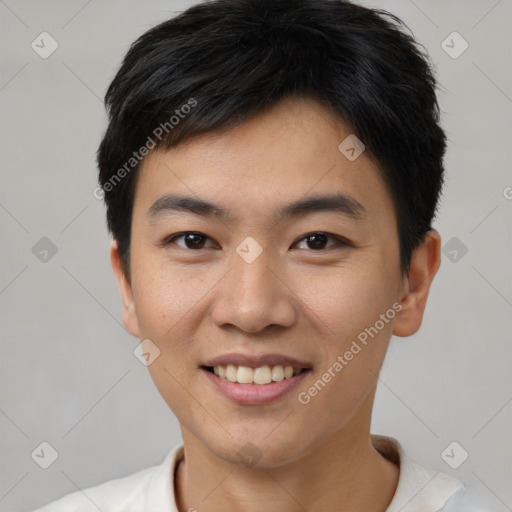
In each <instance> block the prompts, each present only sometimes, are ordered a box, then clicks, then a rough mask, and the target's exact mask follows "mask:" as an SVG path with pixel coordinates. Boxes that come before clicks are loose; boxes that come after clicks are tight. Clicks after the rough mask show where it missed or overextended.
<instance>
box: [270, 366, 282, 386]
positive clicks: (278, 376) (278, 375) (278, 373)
mask: <svg viewBox="0 0 512 512" xmlns="http://www.w3.org/2000/svg"><path fill="white" fill-rule="evenodd" d="M283 379H284V368H283V367H282V366H274V368H272V380H275V381H276V382H279V381H280V380H283Z"/></svg>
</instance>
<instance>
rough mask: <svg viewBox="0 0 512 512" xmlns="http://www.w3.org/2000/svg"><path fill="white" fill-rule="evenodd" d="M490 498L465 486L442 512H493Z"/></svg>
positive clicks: (493, 508) (493, 507) (493, 506)
mask: <svg viewBox="0 0 512 512" xmlns="http://www.w3.org/2000/svg"><path fill="white" fill-rule="evenodd" d="M495 506H496V501H494V505H493V504H491V501H490V497H489V496H483V495H481V494H479V493H478V492H477V490H476V489H475V488H474V487H467V486H464V487H463V488H462V489H460V490H459V491H457V492H456V493H455V494H454V495H453V496H452V497H451V498H450V500H449V501H448V503H446V505H445V506H444V508H443V509H442V510H441V512H491V511H493V510H495Z"/></svg>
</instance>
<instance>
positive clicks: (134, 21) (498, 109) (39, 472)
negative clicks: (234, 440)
mask: <svg viewBox="0 0 512 512" xmlns="http://www.w3.org/2000/svg"><path fill="white" fill-rule="evenodd" d="M192 3H195V2H191V1H189V2H187V1H165V2H164V1H157V0H152V1H149V2H142V1H139V2H137V1H133V0H130V1H123V2H121V1H99V0H92V1H88V2H87V1H84V0H73V1H64V0H61V1H57V0H53V1H46V2H37V1H35V0H34V1H17V2H16V1H14V0H5V1H4V0H0V17H1V24H0V38H1V41H0V43H1V48H2V62H1V67H0V72H1V75H0V109H1V110H0V114H1V117H0V119H1V153H0V154H1V165H0V172H1V189H0V229H1V241H2V242H1V254H0V308H1V330H0V339H1V342H2V347H1V353H2V358H1V377H0V379H1V382H0V384H1V388H0V389H1V395H0V430H1V433H2V435H1V436H0V449H1V455H2V465H1V473H0V511H2V512H4V511H8V510H20V511H21V510H23V511H25V510H30V509H31V508H34V507H36V506H41V505H43V504H45V503H47V502H48V501H50V500H53V499H56V498H57V497H60V496H61V495H64V494H66V493H68V492H71V491H75V490H77V489H78V488H85V487H88V486H91V485H95V484H98V483H100V482H103V481H105V480H108V479H111V478H114V477H118V476H123V475H126V474H129V473H131V472H134V471H136V470H138V469H141V468H143V467H147V466H149V465H153V464H157V463H160V461H161V460H162V458H163V457H164V455H165V454H166V453H167V452H168V450H169V449H170V448H171V447H173V446H174V445H175V444H177V443H178V442H180V440H181V437H180V432H179V428H178V423H177V421H176V419H175V418H174V416H173V414H172V413H171V412H170V411H169V410H168V408H167V406H166V405H165V403H164V401H163V400H162V399H161V397H160V395H159V394H158V391H157V390H156V388H155V387H154V385H153V383H152V381H151V379H150V377H149V374H148V372H147V368H145V367H144V366H143V365H142V364H141V363H140V362H139V361H138V360H137V359H136V358H135V357H134V355H133V349H134V348H135V347H136V346H137V344H138V340H136V339H134V338H133V337H132V336H130V335H129V334H128V333H127V332H126V331H125V329H124V327H123V326H122V323H121V301H120V298H119V295H118V289H117V284H116V282H115V280H114V277H113V275H112V272H111V269H110V261H109V253H108V249H109V237H108V234H107V231H106V228H105V221H104V207H103V204H102V203H101V201H99V200H97V199H95V198H94V196H93V194H92V191H93V189H94V187H95V186H96V168H95V151H96V149H97V146H98V143H99V141H100V137H101V135H102V133H103V130H104V129H105V123H106V118H105V113H104V109H103V105H102V101H101V100H102V97H103V95H104V92H105V90H106V87H107V85H108V83H109V81H110V80H111V79H112V78H113V76H114V73H115V71H116V69H117V67H118V65H119V64H120V61H121V58H122V57H123V56H124V54H125V52H126V51H127V49H128V46H129V44H130V43H131V42H132V41H133V40H134V39H135V38H136V37H137V36H139V35H140V34H142V33H143V32H144V31H146V30H147V29H149V28H150V27H151V26H153V25H155V24H156V23H158V22H160V21H163V20H165V19H167V18H169V17H171V16H172V15H174V13H175V12H176V11H180V10H183V9H185V8H186V7H188V6H190V5H192ZM366 5H371V6H375V7H381V8H385V9H388V10H390V11H392V12H394V13H395V14H397V15H398V16H400V17H402V18H403V19H404V21H405V22H406V23H407V24H408V25H409V27H410V28H411V29H412V31H413V32H414V34H415V36H416V37H417V39H418V40H419V41H420V42H422V43H423V44H424V45H425V46H426V48H427V49H428V51H429V53H430V55H431V57H432V60H433V62H434V63H435V65H436V67H437V75H438V78H439V80H440V82H441V85H442V90H441V92H440V95H439V99H440V103H441V108H442V113H443V125H444V127H445V128H446V130H447V132H448V135H449V138H450V145H449V150H448V154H447V157H446V168H447V173H448V175H447V184H446V188H445V193H444V197H443V200H442V204H441V209H440V218H439V220H438V221H437V222H436V224H435V227H436V228H437V229H438V230H439V231H440V232H441V235H442V236H443V244H446V243H447V242H448V241H449V240H450V239H451V238H452V237H456V238H457V240H455V241H452V242H451V243H452V244H453V243H455V244H458V245H459V246H460V245H461V244H464V246H466V247H467V253H466V254H464V255H462V252H461V251H460V247H459V248H457V246H456V245H455V246H453V247H455V249H456V250H457V251H458V253H457V254H458V260H457V261H455V262H454V261H451V260H450V258H449V257H448V256H450V255H449V254H448V252H449V251H452V250H453V248H452V247H451V246H449V248H448V249H447V250H445V252H446V254H447V255H443V262H442V266H441V269H440V271H439V273H438V276H437V277H436V279H435V281H434V284H433V288H432V291H431V296H430V299H429V304H428V306H427V311H426V316H425V320H424V323H423V326H422V327H421V329H420V331H419V332H418V333H417V334H416V335H414V336H412V337H410V338H405V339H404V338H393V340H392V342H391V346H390V350H389V353H388V356H387V359H386V361H385V364H384V368H383V371H382V374H381V379H380V380H381V382H380V384H379V389H378V393H377V398H376V404H375V410H374V418H373V425H372V430H373V431H374V432H377V433H382V434H388V435H392V436H394V437H396V438H398V439H399V441H400V442H401V443H402V444H403V446H404V447H405V449H406V451H407V452H409V454H410V455H411V456H412V457H413V458H416V459H417V460H418V461H421V462H422V463H423V464H425V465H427V466H430V467H433V468H436V469H438V470H441V471H444V472H447V473H449V474H453V475H455V476H456V477H458V478H460V479H461V480H463V481H464V482H466V483H467V484H468V485H470V486H474V487H477V488H478V489H479V490H480V491H481V492H482V493H483V494H485V495H487V496H488V497H489V500H490V503H492V504H493V509H494V510H495V511H498V512H501V511H505V510H512V508H511V507H512V488H511V486H510V482H511V481H512V468H511V458H512V457H511V453H512V440H511V436H510V432H511V431H512V429H511V426H512V404H511V401H512V385H511V373H512V372H511V371H510V370H511V360H512V358H511V355H512V354H511V352H512V350H511V337H512V336H511V317H512V315H511V313H512V286H511V282H512V279H511V263H510V262H511V261H512V255H511V238H512V237H511V235H512V229H511V227H512V223H511V218H512V217H511V208H512V200H511V199H510V198H511V197H512V188H507V187H512V175H511V172H510V170H511V152H510V146H511V135H512V133H511V132H512V130H511V115H510V114H511V107H512V98H511V97H512V92H511V83H512V79H511V78H512V73H511V59H510V48H511V43H512V41H511V18H512V3H511V1H510V0H508V1H507V0H501V1H496V0H480V1H467V0H465V1H462V0H460V1H428V2H427V1H426V0H423V1H420V0H416V1H414V2H413V1H412V0H394V1H391V0H389V1H384V0H382V1H374V2H367V3H366ZM43 31H47V32H49V33H50V34H51V35H52V37H53V38H55V39H56V40H57V41H58V44H59V47H58V49H57V51H55V53H53V54H52V55H51V56H50V57H49V58H48V59H42V58H41V57H40V56H39V55H38V54H37V53H36V52H35V51H34V50H33V49H32V48H31V42H32V41H33V40H34V39H35V38H36V37H37V36H38V35H39V34H40V33H41V32H43ZM453 31H457V32H459V33H460V34H461V35H462V37H463V38H464V39H465V40H467V42H468V43H469V48H468V49H467V50H466V51H465V52H464V53H463V54H462V55H461V56H460V57H458V58H456V59H454V58H452V57H450V56H449V55H448V54H447V53H446V52H445V51H444V50H443V48H442V47H441V43H442V41H443V40H445V38H446V37H447V36H448V35H449V34H450V33H452V32H453ZM454 44H455V43H454ZM458 44H459V43H457V44H456V45H455V48H456V49H457V48H460V45H459V46H457V45H458ZM507 197H508V199H507ZM42 237H47V238H49V239H50V240H51V241H52V242H53V244H55V246H56V247H57V253H56V254H55V255H54V256H53V257H51V258H48V261H47V262H42V261H40V260H39V259H38V258H37V257H36V256H35V255H34V254H33V252H32V248H33V246H34V245H35V244H36V243H37V242H38V241H39V240H40V239H41V238H42ZM461 255H462V256H461ZM452 256H453V254H452V255H451V256H450V257H452ZM42 441H46V442H48V443H50V444H51V445H52V446H53V447H54V448H55V449H56V450H57V452H58V455H59V456H58V459H57V460H56V461H55V462H54V463H53V464H52V465H51V466H50V467H49V468H48V469H46V470H44V469H42V468H40V467H39V466H38V465H37V464H36V463H35V462H34V460H33V459H32V458H31V453H32V452H33V450H34V449H35V448H36V447H37V446H38V445H39V444H40V443H41V442H42ZM453 441H457V442H458V443H459V444H460V445H461V446H462V447H463V448H464V449H465V450H467V452H468V453H469V458H468V459H467V460H466V461H465V462H464V463H463V464H462V465H461V466H460V467H459V468H458V469H452V468H451V467H449V466H448V465H447V464H446V462H445V461H444V460H443V459H442V457H441V453H442V452H443V450H444V449H445V448H446V447H447V446H448V445H449V444H450V443H451V442H453ZM457 450H459V449H458V448H457ZM458 453H459V452H457V453H456V457H459V454H458Z"/></svg>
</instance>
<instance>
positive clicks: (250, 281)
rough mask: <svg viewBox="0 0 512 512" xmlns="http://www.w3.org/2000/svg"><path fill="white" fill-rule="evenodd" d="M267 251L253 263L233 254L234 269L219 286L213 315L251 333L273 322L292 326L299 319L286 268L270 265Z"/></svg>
mask: <svg viewBox="0 0 512 512" xmlns="http://www.w3.org/2000/svg"><path fill="white" fill-rule="evenodd" d="M268 263H269V261H268V258H267V254H266V251H263V253H262V254H261V255H260V256H259V257H258V258H256V260H254V261H253V262H251V263H247V262H246V261H245V260H244V259H242V258H241V257H240V256H239V255H238V254H236V253H235V254H234V257H233V264H232V266H231V270H230V271H229V272H228V273H227V274H226V275H225V276H224V278H223V279H222V281H221V282H220V283H219V285H218V286H217V287H216V295H215V300H214V305H213V307H212V312H211V315H212V319H213V321H214V323H215V324H216V325H218V326H219V327H225V326H226V325H232V326H236V327H238V328H239V329H240V330H243V331H245V332H248V333H256V332H260V331H262V330H263V329H265V328H266V327H268V326H270V325H279V326H284V327H290V326H291V325H293V323H294V322H295V320H296V314H297V312H296V311H297V308H296V301H295V300H294V295H293V293H292V291H291V290H290V288H288V287H287V285H286V283H285V276H284V272H282V271H281V272H279V270H277V269H275V268H274V267H275V266H273V267H272V268H271V267H270V265H268Z"/></svg>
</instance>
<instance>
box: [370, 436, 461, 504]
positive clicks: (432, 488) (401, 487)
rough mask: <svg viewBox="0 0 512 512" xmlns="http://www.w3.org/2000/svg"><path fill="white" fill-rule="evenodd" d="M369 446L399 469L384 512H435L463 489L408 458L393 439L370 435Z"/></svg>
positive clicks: (456, 480)
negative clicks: (394, 487) (391, 497)
mask: <svg viewBox="0 0 512 512" xmlns="http://www.w3.org/2000/svg"><path fill="white" fill-rule="evenodd" d="M371 438H372V444H373V446H374V447H375V448H376V449H377V450H378V451H379V452H380V453H381V454H382V455H383V456H384V457H386V458H387V459H389V460H391V461H392V462H394V463H395V464H397V465H398V466H399V468H400V474H399V478H398V485H397V488H396V490H395V494H394V496H393V499H392V501H391V503H390V504H389V506H388V508H387V509H386V512H418V511H419V510H421V511H422V512H437V511H441V510H443V511H444V508H443V507H444V506H445V505H446V504H447V503H448V502H449V501H450V500H451V499H452V497H453V496H454V495H456V494H457V493H458V492H459V491H461V490H462V489H463V488H464V485H463V483H462V482H460V481H459V480H458V479H456V478H454V477H452V476H450V475H448V474H446V473H443V472H441V471H435V470H433V469H430V468H427V467H426V466H423V465H422V464H420V463H418V462H416V461H415V460H413V459H412V458H410V457H409V456H408V455H407V454H406V453H405V451H404V449H403V447H402V446H401V444H400V443H399V442H398V441H397V440H396V439H394V438H392V437H388V436H382V435H376V434H372V436H371Z"/></svg>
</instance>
